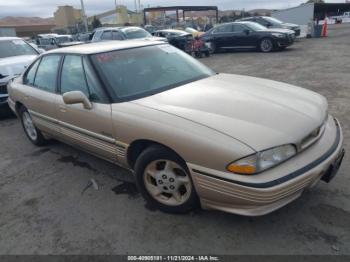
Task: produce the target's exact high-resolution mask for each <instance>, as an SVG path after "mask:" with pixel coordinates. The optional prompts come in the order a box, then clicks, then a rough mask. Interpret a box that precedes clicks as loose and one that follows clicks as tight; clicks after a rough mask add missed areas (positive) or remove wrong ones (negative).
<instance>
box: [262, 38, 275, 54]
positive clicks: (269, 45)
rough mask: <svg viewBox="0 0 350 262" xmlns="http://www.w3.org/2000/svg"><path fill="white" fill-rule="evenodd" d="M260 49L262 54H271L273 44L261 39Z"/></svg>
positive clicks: (268, 40)
mask: <svg viewBox="0 0 350 262" xmlns="http://www.w3.org/2000/svg"><path fill="white" fill-rule="evenodd" d="M260 48H261V51H263V52H271V51H272V49H273V43H272V41H271V39H267V38H266V39H263V40H262V41H261V43H260Z"/></svg>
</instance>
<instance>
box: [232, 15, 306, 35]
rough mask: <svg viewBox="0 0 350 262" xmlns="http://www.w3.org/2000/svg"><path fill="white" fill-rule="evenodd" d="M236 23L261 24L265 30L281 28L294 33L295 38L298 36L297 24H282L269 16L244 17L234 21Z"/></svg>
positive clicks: (298, 27)
mask: <svg viewBox="0 0 350 262" xmlns="http://www.w3.org/2000/svg"><path fill="white" fill-rule="evenodd" d="M236 21H237V22H242V21H250V22H255V23H258V24H261V25H263V26H265V27H267V28H283V29H289V30H293V31H294V32H295V36H300V26H299V25H297V24H291V23H284V22H282V21H280V20H278V19H277V18H274V17H270V16H253V17H246V18H242V19H239V20H236Z"/></svg>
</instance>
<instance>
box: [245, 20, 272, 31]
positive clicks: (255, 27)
mask: <svg viewBox="0 0 350 262" xmlns="http://www.w3.org/2000/svg"><path fill="white" fill-rule="evenodd" d="M244 24H245V25H246V26H248V27H249V28H250V29H252V30H253V31H260V30H266V29H267V28H266V27H265V26H263V25H261V24H258V23H254V22H245V23H244Z"/></svg>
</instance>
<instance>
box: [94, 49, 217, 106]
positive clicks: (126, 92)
mask: <svg viewBox="0 0 350 262" xmlns="http://www.w3.org/2000/svg"><path fill="white" fill-rule="evenodd" d="M92 62H93V63H94V65H95V66H96V68H97V69H98V72H99V73H100V74H101V77H102V78H103V79H104V80H105V81H106V83H107V84H108V86H109V87H110V89H111V90H112V91H114V92H115V94H116V95H117V96H118V97H119V98H120V99H123V100H131V99H136V98H139V97H143V96H147V95H150V94H156V93H159V92H162V91H164V90H167V89H170V88H174V87H176V86H180V85H184V84H186V83H190V82H194V81H197V80H199V79H202V78H206V77H209V76H211V75H213V74H214V72H213V71H211V70H210V69H208V68H207V67H206V66H204V65H203V64H201V63H199V62H198V61H197V60H196V59H194V58H192V57H191V56H189V55H187V54H185V53H184V52H182V51H180V50H179V49H177V48H175V47H173V46H171V45H168V44H162V45H154V46H145V47H140V48H132V49H126V50H117V51H111V52H105V53H99V54H95V55H92Z"/></svg>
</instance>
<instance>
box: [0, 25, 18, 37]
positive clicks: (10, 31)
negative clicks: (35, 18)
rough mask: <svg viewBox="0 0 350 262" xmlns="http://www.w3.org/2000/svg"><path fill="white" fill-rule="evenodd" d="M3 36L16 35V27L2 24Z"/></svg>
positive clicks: (1, 31) (1, 34) (0, 33)
mask: <svg viewBox="0 0 350 262" xmlns="http://www.w3.org/2000/svg"><path fill="white" fill-rule="evenodd" d="M2 36H16V28H14V27H6V26H4V27H2V26H0V37H2Z"/></svg>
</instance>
